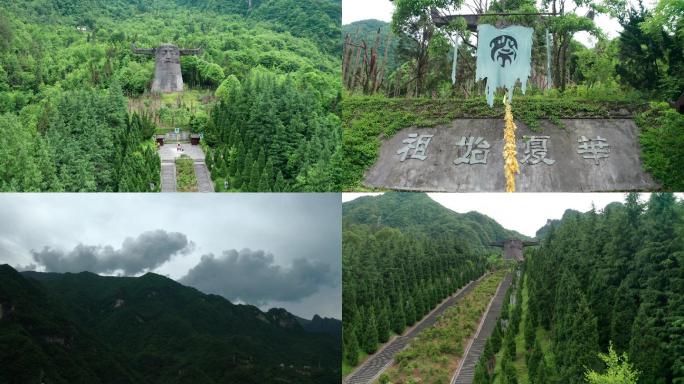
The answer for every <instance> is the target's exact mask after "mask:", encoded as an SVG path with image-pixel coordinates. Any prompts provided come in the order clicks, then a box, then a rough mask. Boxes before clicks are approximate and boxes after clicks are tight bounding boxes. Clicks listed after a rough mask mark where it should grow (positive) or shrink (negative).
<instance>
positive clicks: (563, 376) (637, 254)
mask: <svg viewBox="0 0 684 384" xmlns="http://www.w3.org/2000/svg"><path fill="white" fill-rule="evenodd" d="M683 219H684V205H683V203H682V202H681V201H677V200H675V198H674V196H673V195H672V194H667V193H657V194H652V195H651V196H650V198H649V200H648V201H647V202H645V203H644V202H641V201H640V200H639V196H638V195H637V194H629V195H628V196H627V198H626V201H625V203H624V204H620V203H613V204H610V205H608V206H607V207H606V208H605V209H604V210H603V212H596V211H594V210H591V211H589V212H586V213H579V212H574V211H567V212H566V214H565V215H564V216H563V219H562V220H560V221H558V222H552V223H549V224H548V225H547V227H546V228H545V229H544V231H543V233H544V235H543V240H542V243H541V245H540V246H539V247H538V248H536V249H531V250H529V251H528V252H526V253H527V254H526V261H525V263H524V266H523V267H524V269H525V279H524V280H525V283H524V284H519V285H518V287H517V290H516V293H515V294H516V296H517V299H516V300H515V302H516V303H520V304H516V305H515V306H513V308H512V310H511V315H510V317H511V319H512V322H511V323H510V324H512V325H513V326H509V327H508V328H504V330H503V331H502V332H501V333H498V334H497V332H495V333H494V335H493V336H492V339H491V340H490V341H489V342H488V343H489V344H490V347H489V349H487V348H486V349H485V351H486V352H485V356H483V360H482V361H481V364H480V367H479V374H478V375H477V376H478V377H479V378H478V379H477V380H475V383H479V384H482V383H512V382H518V383H535V384H536V383H552V384H553V383H570V384H574V383H577V384H579V383H586V381H585V375H587V374H588V373H589V372H592V371H593V372H594V374H593V375H590V376H592V377H593V379H592V380H590V381H589V382H590V383H592V384H598V383H606V382H616V383H637V382H638V383H644V384H658V383H679V382H681V381H682V380H683V379H684V360H683V357H682V356H684V330H683V328H682V324H684V302H683V301H682V292H684V274H683V273H682V272H683V271H684V266H683V265H682V255H684V241H683V239H684V237H683V236H682V234H683V232H682V230H683V229H684V227H683V224H684V221H683ZM523 305H524V307H523ZM513 319H516V320H513ZM502 335H503V336H502ZM502 338H503V342H502V341H501V339H502ZM502 345H503V346H502ZM500 349H502V350H503V353H499V354H498V355H496V357H495V354H496V353H497V351H499V350H500ZM600 353H602V354H603V355H600ZM611 356H612V359H611V358H610V357H611ZM618 357H619V358H618ZM495 366H496V370H494V369H491V368H493V367H495Z"/></svg>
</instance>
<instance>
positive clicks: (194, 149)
mask: <svg viewBox="0 0 684 384" xmlns="http://www.w3.org/2000/svg"><path fill="white" fill-rule="evenodd" d="M181 148H182V149H183V151H179V150H178V148H177V145H176V143H171V142H167V143H166V144H164V145H163V146H161V147H159V150H158V153H159V157H160V158H161V179H162V180H161V182H162V188H161V191H162V192H176V163H175V161H176V159H177V158H180V157H181V155H187V156H189V157H190V158H191V159H192V160H193V162H194V169H195V176H196V177H197V188H198V190H199V192H214V182H213V181H212V180H211V174H210V173H209V169H207V165H206V163H205V162H204V158H205V156H204V151H202V147H201V146H199V145H190V144H188V143H183V144H181Z"/></svg>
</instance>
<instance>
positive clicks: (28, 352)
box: [0, 265, 340, 384]
mask: <svg viewBox="0 0 684 384" xmlns="http://www.w3.org/2000/svg"><path fill="white" fill-rule="evenodd" d="M0 306H1V307H0V308H2V310H1V311H0V313H1V314H2V316H0V325H2V327H0V347H1V348H0V361H1V362H2V366H3V369H1V370H0V381H2V382H3V383H17V384H19V383H46V384H53V383H190V382H192V383H225V382H240V383H264V382H283V383H312V384H313V383H334V382H338V380H339V370H340V360H339V356H340V345H339V337H340V336H339V333H338V334H337V335H333V334H332V333H333V332H334V331H333V329H334V327H335V326H334V325H333V324H327V326H325V325H324V324H326V323H330V322H333V323H334V322H337V323H338V324H339V321H335V320H332V319H321V318H320V317H315V318H314V319H313V320H312V321H303V320H302V319H299V318H297V317H295V316H294V315H292V314H290V313H288V312H287V311H285V310H284V309H272V310H270V311H268V312H262V311H260V310H259V309H258V308H256V307H253V306H249V305H235V304H232V303H230V302H229V301H228V300H225V299H224V298H222V297H220V296H216V295H205V294H202V293H200V292H199V291H197V290H195V289H193V288H189V287H185V286H182V285H180V284H178V283H176V282H175V281H173V280H170V279H168V278H165V277H162V276H159V275H155V274H153V273H148V274H145V275H144V276H141V277H102V276H98V275H95V274H92V273H88V272H83V273H78V274H70V273H67V274H58V273H37V272H24V273H21V274H20V273H18V272H17V271H15V270H14V269H12V268H11V267H9V266H7V265H3V266H0ZM302 322H304V323H307V324H308V325H307V328H306V329H305V328H304V327H302V325H301V323H302ZM312 325H313V327H314V329H311V328H310V327H311V326H312ZM307 329H308V330H307ZM338 331H339V328H338ZM17 351H21V353H16V352H17Z"/></svg>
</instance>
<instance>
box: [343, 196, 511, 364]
mask: <svg viewBox="0 0 684 384" xmlns="http://www.w3.org/2000/svg"><path fill="white" fill-rule="evenodd" d="M342 214H343V232H342V279H343V285H342V287H343V288H342V302H343V303H342V310H343V314H342V319H343V352H344V364H345V365H344V367H343V373H348V372H349V371H350V370H351V369H352V367H354V366H355V365H357V364H358V363H359V359H360V358H361V357H363V356H365V354H371V353H374V352H375V351H376V350H377V348H378V344H379V343H385V342H387V341H388V340H389V338H390V336H391V335H392V334H395V333H396V334H401V333H402V332H403V331H404V330H405V329H406V328H407V327H409V326H411V325H413V324H414V323H415V322H416V321H417V320H419V319H421V318H422V317H423V316H425V315H426V314H427V313H428V312H429V311H430V310H432V309H433V308H434V307H435V306H436V305H437V304H438V303H439V302H441V301H442V300H443V299H444V298H445V297H447V296H449V295H451V294H453V293H454V292H456V290H458V289H459V288H461V287H463V286H464V285H466V284H467V283H468V282H470V281H471V280H475V279H477V278H478V277H480V276H481V275H482V274H483V273H484V272H485V271H486V270H487V269H488V268H491V267H492V265H490V261H488V256H491V255H495V254H496V253H498V252H500V251H496V250H494V249H493V248H491V246H490V244H491V243H492V242H496V241H499V240H504V239H507V238H510V237H517V238H524V237H523V236H521V235H519V234H517V233H515V232H512V231H508V230H506V229H504V228H503V227H501V226H500V225H499V224H498V223H496V222H495V221H494V220H492V219H490V218H489V217H487V216H484V215H482V214H479V213H476V212H470V213H466V214H459V213H456V212H453V211H451V210H449V209H447V208H444V207H442V206H441V205H439V204H438V203H436V202H435V201H433V200H432V199H430V198H429V197H428V196H427V195H426V194H422V193H386V194H384V195H382V196H377V197H361V198H358V199H356V200H353V201H350V202H347V203H344V204H343V205H342Z"/></svg>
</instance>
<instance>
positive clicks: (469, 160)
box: [454, 136, 490, 165]
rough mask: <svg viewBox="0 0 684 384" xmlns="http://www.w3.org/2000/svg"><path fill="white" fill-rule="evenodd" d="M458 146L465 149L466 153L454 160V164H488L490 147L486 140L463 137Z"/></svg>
mask: <svg viewBox="0 0 684 384" xmlns="http://www.w3.org/2000/svg"><path fill="white" fill-rule="evenodd" d="M456 145H457V146H459V147H465V153H464V154H463V156H459V157H458V158H457V159H456V160H454V164H456V165H459V164H461V163H463V164H487V155H488V154H489V147H490V145H489V143H488V142H487V140H485V139H484V138H482V137H477V138H475V137H473V136H470V137H465V136H461V140H459V141H458V143H456Z"/></svg>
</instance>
